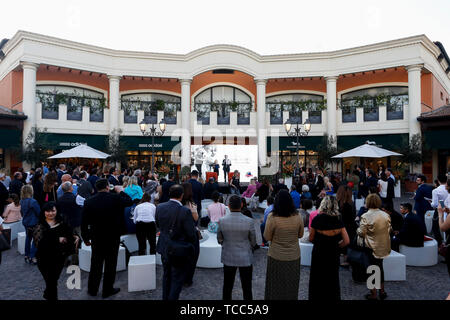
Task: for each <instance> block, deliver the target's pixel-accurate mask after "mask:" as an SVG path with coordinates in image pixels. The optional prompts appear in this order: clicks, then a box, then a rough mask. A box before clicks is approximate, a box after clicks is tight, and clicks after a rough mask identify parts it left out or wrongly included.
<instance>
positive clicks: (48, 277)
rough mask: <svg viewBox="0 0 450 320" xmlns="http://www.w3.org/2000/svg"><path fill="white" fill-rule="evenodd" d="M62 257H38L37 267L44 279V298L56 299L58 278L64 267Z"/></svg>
mask: <svg viewBox="0 0 450 320" xmlns="http://www.w3.org/2000/svg"><path fill="white" fill-rule="evenodd" d="M64 261H65V259H64V257H58V258H56V259H55V258H47V257H39V259H38V268H39V271H40V272H41V274H42V277H43V278H44V281H45V290H44V298H45V299H46V300H58V279H59V276H60V275H61V271H62V270H63V267H64Z"/></svg>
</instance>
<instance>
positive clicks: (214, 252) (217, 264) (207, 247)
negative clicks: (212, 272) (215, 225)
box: [197, 230, 223, 268]
mask: <svg viewBox="0 0 450 320" xmlns="http://www.w3.org/2000/svg"><path fill="white" fill-rule="evenodd" d="M202 236H203V239H202V240H200V255H199V257H198V261H197V267H200V268H223V264H222V262H221V255H222V246H221V245H220V244H219V243H218V242H217V234H216V233H211V232H209V231H206V230H205V231H202Z"/></svg>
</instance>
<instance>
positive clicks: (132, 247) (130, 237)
mask: <svg viewBox="0 0 450 320" xmlns="http://www.w3.org/2000/svg"><path fill="white" fill-rule="evenodd" d="M120 241H123V243H124V244H125V246H126V247H127V249H128V251H130V252H136V251H138V250H139V245H138V241H137V238H136V234H126V235H123V236H121V237H120Z"/></svg>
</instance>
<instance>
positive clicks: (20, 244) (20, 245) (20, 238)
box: [17, 231, 27, 255]
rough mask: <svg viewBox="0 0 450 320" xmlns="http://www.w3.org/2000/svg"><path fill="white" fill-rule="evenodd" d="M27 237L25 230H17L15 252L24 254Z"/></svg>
mask: <svg viewBox="0 0 450 320" xmlns="http://www.w3.org/2000/svg"><path fill="white" fill-rule="evenodd" d="M26 237H27V234H26V232H25V231H23V232H19V233H18V234H17V252H19V253H20V254H21V255H24V254H25V239H26Z"/></svg>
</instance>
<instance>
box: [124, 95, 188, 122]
mask: <svg viewBox="0 0 450 320" xmlns="http://www.w3.org/2000/svg"><path fill="white" fill-rule="evenodd" d="M121 107H122V109H123V110H124V122H125V123H137V111H138V110H144V121H146V122H147V123H155V124H156V123H157V117H158V110H163V111H164V121H165V122H166V123H167V124H176V123H177V111H180V110H181V99H180V97H177V96H172V95H169V94H162V93H133V94H124V95H122V102H121Z"/></svg>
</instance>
